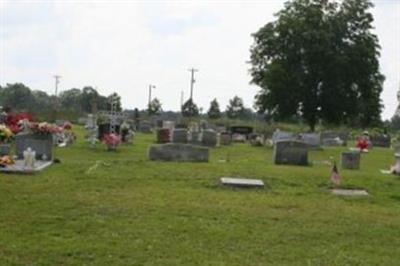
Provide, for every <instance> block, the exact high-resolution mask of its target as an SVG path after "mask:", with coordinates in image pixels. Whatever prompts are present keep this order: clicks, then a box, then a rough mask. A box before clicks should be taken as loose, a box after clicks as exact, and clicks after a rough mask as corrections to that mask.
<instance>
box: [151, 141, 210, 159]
mask: <svg viewBox="0 0 400 266" xmlns="http://www.w3.org/2000/svg"><path fill="white" fill-rule="evenodd" d="M149 159H150V160H153V161H180V162H208V148H206V147H201V146H196V145H191V144H181V143H168V144H155V145H151V146H150V148H149Z"/></svg>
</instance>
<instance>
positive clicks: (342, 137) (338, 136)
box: [321, 131, 348, 146]
mask: <svg viewBox="0 0 400 266" xmlns="http://www.w3.org/2000/svg"><path fill="white" fill-rule="evenodd" d="M347 139H348V134H347V133H337V132H333V131H325V132H322V133H321V144H322V145H323V146H342V145H343V146H347Z"/></svg>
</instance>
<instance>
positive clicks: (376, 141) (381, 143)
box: [370, 135, 391, 148]
mask: <svg viewBox="0 0 400 266" xmlns="http://www.w3.org/2000/svg"><path fill="white" fill-rule="evenodd" d="M370 140H371V142H372V145H373V146H374V147H382V148H390V145H391V138H390V136H389V135H377V136H371V137H370Z"/></svg>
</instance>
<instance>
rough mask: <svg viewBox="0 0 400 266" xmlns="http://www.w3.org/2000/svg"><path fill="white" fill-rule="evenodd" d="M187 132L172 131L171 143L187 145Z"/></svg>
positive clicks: (181, 130)
mask: <svg viewBox="0 0 400 266" xmlns="http://www.w3.org/2000/svg"><path fill="white" fill-rule="evenodd" d="M187 141H188V131H187V129H185V128H175V129H174V130H173V131H172V142H173V143H187Z"/></svg>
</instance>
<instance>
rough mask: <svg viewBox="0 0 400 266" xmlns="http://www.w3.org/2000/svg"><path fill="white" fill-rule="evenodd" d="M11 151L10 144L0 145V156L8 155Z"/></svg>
mask: <svg viewBox="0 0 400 266" xmlns="http://www.w3.org/2000/svg"><path fill="white" fill-rule="evenodd" d="M10 151H11V145H10V144H0V156H4V155H9V154H10Z"/></svg>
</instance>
